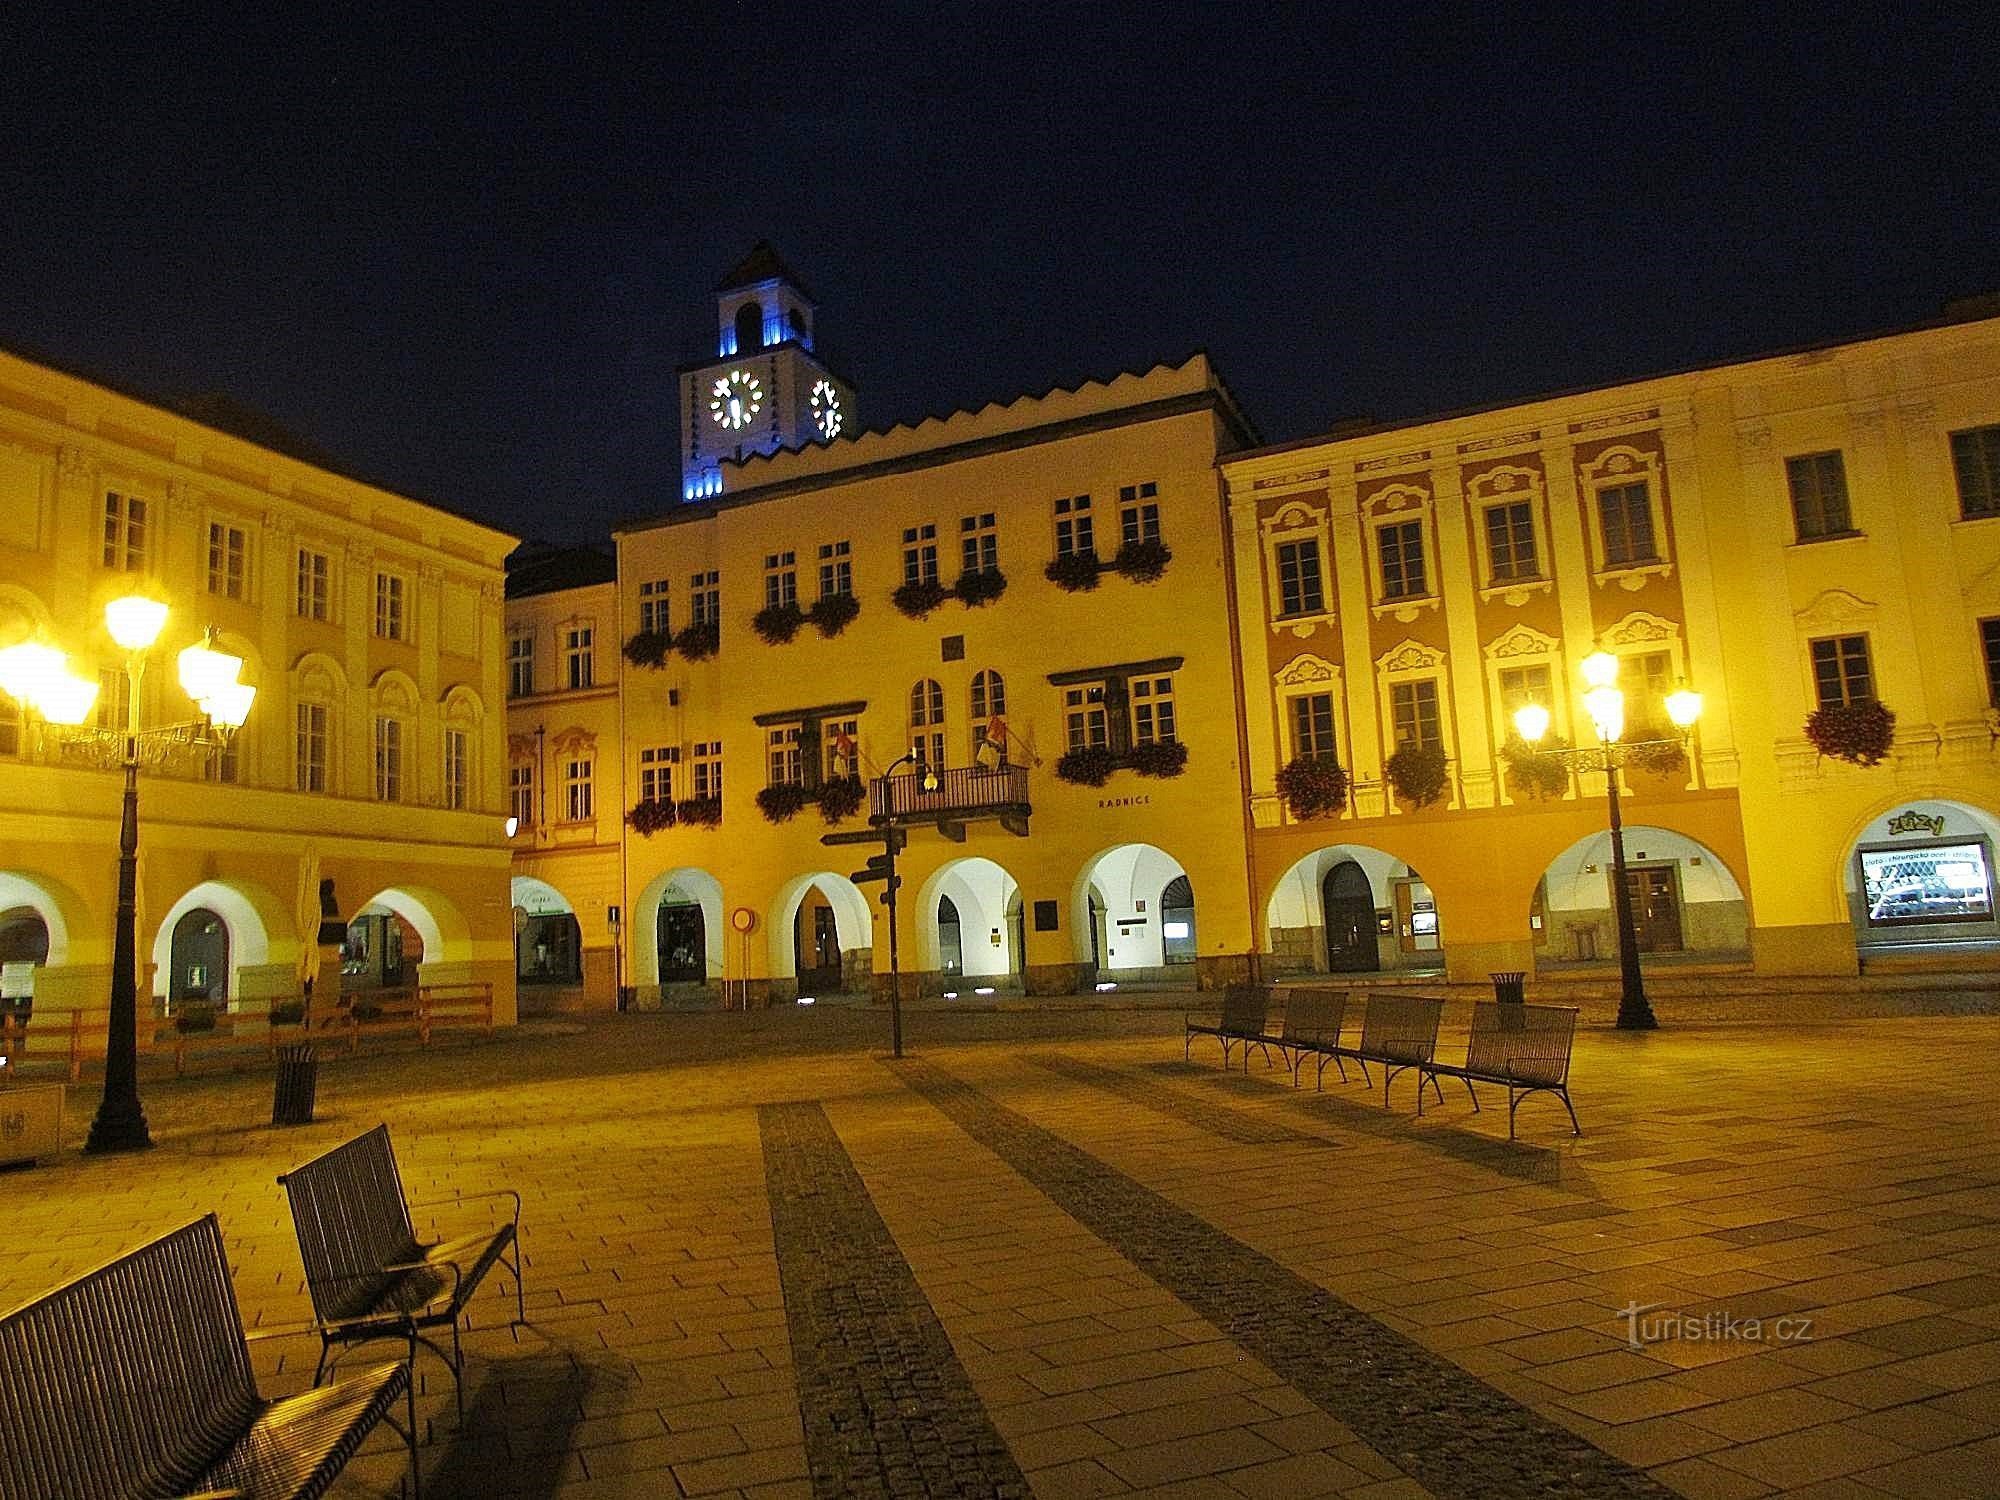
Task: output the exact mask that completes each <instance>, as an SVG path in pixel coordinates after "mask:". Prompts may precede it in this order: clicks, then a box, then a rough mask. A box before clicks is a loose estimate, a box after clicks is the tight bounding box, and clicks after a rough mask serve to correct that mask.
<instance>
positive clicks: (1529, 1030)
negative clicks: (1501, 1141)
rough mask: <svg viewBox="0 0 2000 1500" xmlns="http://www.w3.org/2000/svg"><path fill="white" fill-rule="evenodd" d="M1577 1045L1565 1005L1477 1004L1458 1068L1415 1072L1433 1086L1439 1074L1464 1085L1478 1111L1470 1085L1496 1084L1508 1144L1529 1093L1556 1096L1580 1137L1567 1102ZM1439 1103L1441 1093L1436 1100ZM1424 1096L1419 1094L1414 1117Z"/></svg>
mask: <svg viewBox="0 0 2000 1500" xmlns="http://www.w3.org/2000/svg"><path fill="white" fill-rule="evenodd" d="M1575 1040H1576V1011H1575V1010H1574V1009H1573V1008H1571V1007H1570V1006H1566V1005H1525V1004H1517V1003H1502V1002H1498V1001H1493V1000H1481V1001H1479V1002H1477V1003H1476V1004H1475V1005H1474V1006H1473V1008H1472V1038H1471V1040H1470V1041H1468V1042H1467V1043H1466V1047H1465V1062H1464V1063H1463V1064H1462V1065H1453V1064H1450V1063H1441V1062H1436V1061H1429V1062H1425V1063H1422V1064H1420V1065H1419V1070H1420V1071H1421V1072H1422V1073H1423V1074H1424V1075H1425V1076H1427V1077H1429V1078H1430V1079H1431V1080H1432V1082H1436V1080H1437V1077H1438V1075H1439V1074H1443V1075H1444V1076H1445V1077H1447V1078H1458V1079H1462V1080H1464V1083H1465V1091H1466V1093H1468V1094H1470V1095H1471V1096H1472V1108H1473V1110H1474V1112H1475V1113H1476V1112H1477V1111H1478V1109H1479V1095H1478V1094H1477V1093H1475V1092H1474V1091H1473V1087H1472V1085H1473V1084H1474V1083H1498V1084H1502V1085H1504V1086H1505V1087H1506V1090H1507V1139H1508V1140H1510V1141H1511V1140H1513V1139H1514V1111H1515V1110H1517V1109H1519V1108H1520V1107H1521V1101H1522V1100H1523V1099H1525V1098H1527V1097H1528V1095H1530V1094H1554V1095H1555V1096H1556V1097H1557V1098H1558V1099H1560V1100H1562V1103H1563V1108H1564V1109H1566V1110H1568V1111H1569V1123H1570V1130H1571V1133H1572V1134H1575V1135H1582V1134H1583V1127H1582V1126H1581V1125H1579V1124H1578V1123H1577V1120H1576V1106H1575V1105H1573V1104H1571V1103H1570V1102H1569V1054H1570V1047H1571V1045H1572V1044H1573V1043H1574V1042H1575ZM1439 1098H1440V1100H1442V1098H1443V1096H1442V1094H1440V1095H1439ZM1423 1112H1424V1091H1423V1089H1422V1087H1421V1086H1420V1087H1419V1088H1418V1089H1417V1113H1418V1114H1422V1113H1423Z"/></svg>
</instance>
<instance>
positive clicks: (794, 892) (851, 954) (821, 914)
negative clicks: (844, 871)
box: [770, 870, 875, 999]
mask: <svg viewBox="0 0 2000 1500" xmlns="http://www.w3.org/2000/svg"><path fill="white" fill-rule="evenodd" d="M770 965H771V979H772V984H773V988H774V989H777V990H781V991H782V990H783V989H786V988H792V989H795V990H796V993H797V995H798V996H799V997H800V998H803V997H806V996H811V997H812V998H814V999H817V998H819V997H820V996H821V995H823V994H855V995H859V994H865V993H867V991H868V988H869V985H870V983H871V976H872V975H873V973H874V966H875V923H874V913H873V912H872V911H871V910H870V909H869V904H868V898H867V897H866V896H864V895H862V894H861V891H860V889H859V887H857V886H856V885H855V884H854V882H853V881H851V880H849V879H848V878H847V877H846V876H844V875H838V874H835V873H834V872H833V871H831V870H821V871H818V872H816V873H814V874H811V875H800V876H796V877H794V878H793V879H792V880H790V881H788V882H786V884H785V885H784V886H783V887H782V888H781V889H780V890H779V892H778V895H777V899H776V900H774V901H773V902H772V903H771V924H770Z"/></svg>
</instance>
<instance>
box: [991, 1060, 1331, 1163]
mask: <svg viewBox="0 0 2000 1500" xmlns="http://www.w3.org/2000/svg"><path fill="white" fill-rule="evenodd" d="M1028 1061H1029V1062H1031V1063H1033V1064H1034V1065H1035V1066H1036V1067H1038V1068H1046V1069H1048V1071H1049V1072H1051V1073H1054V1074H1056V1075H1057V1076H1059V1077H1062V1078H1067V1079H1069V1080H1070V1081H1071V1082H1073V1083H1082V1084H1088V1085H1089V1086H1090V1087H1092V1088H1097V1089H1103V1090H1104V1091H1105V1092H1107V1093H1112V1094H1116V1095H1118V1097H1119V1098H1121V1099H1129V1100H1131V1101H1132V1102H1133V1103H1134V1104H1137V1105H1140V1106H1142V1107H1144V1108H1146V1109H1150V1110H1152V1111H1153V1112H1154V1113H1155V1114H1162V1115H1170V1116H1172V1117H1173V1118H1174V1119H1177V1120H1185V1121H1186V1122H1187V1123H1188V1124H1190V1125H1196V1126H1199V1127H1200V1128H1201V1129H1203V1130H1206V1131H1208V1132H1209V1133H1210V1134H1211V1135H1216V1136H1220V1137H1221V1138H1222V1139H1223V1140H1225V1141H1237V1142H1240V1143H1241V1144H1243V1145H1246V1146H1320V1147H1324V1148H1326V1149H1328V1150H1331V1149H1332V1148H1333V1145H1334V1143H1333V1142H1332V1141H1330V1140H1328V1139H1327V1138H1326V1137H1325V1136H1321V1135H1314V1134H1313V1133H1312V1132H1311V1131H1309V1130H1300V1129H1299V1128H1298V1127H1297V1126H1295V1125H1281V1124H1278V1123H1276V1122H1274V1121H1270V1120H1263V1119H1259V1118H1258V1117H1257V1116H1255V1115H1253V1114H1250V1113H1249V1112H1248V1111H1245V1110H1240V1109H1231V1108H1230V1107H1229V1106H1228V1105H1226V1104H1216V1103H1214V1102H1213V1101H1211V1100H1208V1099H1201V1098H1196V1097H1194V1096H1193V1095H1190V1094H1185V1093H1182V1092H1181V1091H1180V1090H1179V1089H1172V1088H1168V1087H1167V1086H1166V1085H1165V1084H1163V1083H1161V1082H1159V1081H1158V1080H1157V1079H1154V1078H1149V1077H1147V1076H1146V1075H1145V1074H1144V1073H1135V1072H1132V1071H1130V1070H1128V1069H1125V1068H1106V1067H1101V1066H1099V1065H1098V1064H1096V1063H1090V1062H1084V1061H1082V1060H1081V1059H1079V1058H1074V1057H1064V1056H1062V1055H1060V1054H1059V1053H1053V1052H1037V1053H1034V1054H1032V1055H1031V1056H1030V1057H1029V1058H1028Z"/></svg>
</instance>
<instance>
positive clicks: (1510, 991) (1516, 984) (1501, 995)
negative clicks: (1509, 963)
mask: <svg viewBox="0 0 2000 1500" xmlns="http://www.w3.org/2000/svg"><path fill="white" fill-rule="evenodd" d="M1492 977H1493V998H1494V999H1495V1000H1498V1001H1500V1002H1501V1003H1502V1004H1504V1005H1523V1004H1526V1003H1527V999H1528V997H1527V995H1526V993H1525V992H1524V991H1523V990H1522V988H1521V985H1522V981H1524V980H1525V979H1526V978H1527V977H1528V971H1527V970H1526V969H1503V970H1501V971H1500V972H1499V973H1497V974H1494V975H1493V976H1492Z"/></svg>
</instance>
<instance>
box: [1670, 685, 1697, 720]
mask: <svg viewBox="0 0 2000 1500" xmlns="http://www.w3.org/2000/svg"><path fill="white" fill-rule="evenodd" d="M1667 717H1668V718H1669V719H1672V720H1673V721H1674V727H1675V728H1676V729H1692V728H1694V721H1695V720H1696V719H1699V718H1700V717H1701V694H1700V693H1697V692H1696V691H1695V690H1694V689H1693V688H1686V687H1684V688H1677V689H1676V690H1675V691H1673V692H1671V693H1669V694H1667Z"/></svg>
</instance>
